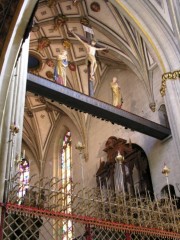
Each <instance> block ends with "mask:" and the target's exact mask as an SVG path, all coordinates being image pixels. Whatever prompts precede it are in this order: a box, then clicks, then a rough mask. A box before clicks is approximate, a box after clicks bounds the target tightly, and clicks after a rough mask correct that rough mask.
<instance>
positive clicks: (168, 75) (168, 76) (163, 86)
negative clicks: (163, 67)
mask: <svg viewBox="0 0 180 240" xmlns="http://www.w3.org/2000/svg"><path fill="white" fill-rule="evenodd" d="M179 77H180V70H178V71H174V72H168V73H164V74H163V75H162V83H161V89H160V93H161V96H162V97H164V96H165V94H166V81H167V80H175V79H178V78H179Z"/></svg>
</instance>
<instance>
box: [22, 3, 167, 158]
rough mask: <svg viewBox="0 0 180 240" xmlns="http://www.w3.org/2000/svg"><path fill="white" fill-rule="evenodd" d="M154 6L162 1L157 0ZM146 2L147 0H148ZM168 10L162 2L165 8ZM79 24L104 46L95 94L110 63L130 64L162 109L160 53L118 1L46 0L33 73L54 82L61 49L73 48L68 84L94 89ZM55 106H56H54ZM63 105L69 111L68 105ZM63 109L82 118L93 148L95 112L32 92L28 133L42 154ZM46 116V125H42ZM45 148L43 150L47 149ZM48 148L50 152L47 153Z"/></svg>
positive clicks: (38, 16)
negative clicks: (157, 89) (157, 82)
mask: <svg viewBox="0 0 180 240" xmlns="http://www.w3.org/2000/svg"><path fill="white" fill-rule="evenodd" d="M150 2H151V7H153V6H154V5H155V4H156V5H158V6H159V8H160V4H161V1H158V2H157V1H155V0H154V1H153V0H151V1H150ZM144 4H145V3H144ZM159 11H162V8H161V10H159ZM70 30H73V31H74V32H75V33H76V34H77V35H78V36H81V38H82V39H83V41H86V42H88V41H90V40H91V39H94V40H95V41H96V46H97V47H106V48H108V50H107V51H98V52H97V53H96V59H97V63H98V68H97V70H96V73H95V81H94V92H95V96H96V93H97V92H98V90H99V89H100V87H101V85H102V84H103V80H104V76H105V74H106V72H107V71H108V70H109V69H123V70H124V69H129V70H131V71H132V72H134V73H135V75H136V76H137V78H138V81H139V82H140V84H141V85H142V86H143V89H144V92H145V95H146V96H147V98H148V101H149V107H150V108H151V110H152V111H155V110H156V103H155V97H154V92H153V82H152V79H153V75H152V72H153V69H154V68H155V67H156V66H157V63H156V58H155V56H154V55H153V52H152V51H151V49H149V47H148V45H147V44H146V42H145V41H144V40H143V38H142V36H141V34H140V33H139V32H138V31H137V29H136V28H135V26H133V25H132V23H130V22H129V21H128V19H127V18H126V17H125V16H124V15H122V13H121V12H120V11H119V10H118V9H117V8H116V7H115V6H114V5H113V4H112V1H108V0H101V1H93V0H40V1H39V4H38V8H37V11H36V13H35V17H34V22H33V26H32V31H31V33H30V50H29V69H28V71H29V72H30V73H33V74H36V75H38V76H40V77H42V78H45V79H48V80H49V81H52V82H54V81H55V80H54V67H55V65H56V62H57V56H58V54H59V53H60V52H61V50H63V49H66V50H67V53H68V67H67V87H68V88H70V89H73V90H75V91H79V92H81V93H83V94H87V95H88V94H89V86H88V69H87V56H86V51H85V48H84V47H83V45H82V44H81V43H80V42H79V41H78V40H77V39H76V38H75V37H74V36H73V35H72V33H71V32H70ZM53 106H54V107H53ZM62 110H63V111H62ZM62 115H67V116H69V117H70V119H71V120H72V121H74V122H75V123H77V128H78V130H79V132H80V133H81V134H82V139H83V141H84V143H85V145H86V149H88V148H87V137H86V131H87V124H88V121H89V118H90V116H88V115H85V114H83V113H81V112H76V111H73V110H70V109H69V108H68V107H66V106H64V105H63V106H62V105H59V104H58V103H56V102H52V101H51V99H49V100H48V99H46V100H45V102H42V99H41V98H40V97H39V96H35V95H33V94H31V93H27V96H26V108H25V122H24V125H25V136H27V139H28V138H29V139H30V140H29V141H30V142H31V143H33V144H35V146H34V154H35V155H36V158H37V154H38V156H39V159H41V158H43V156H40V154H41V153H40V151H39V150H38V149H36V145H37V144H40V146H41V149H42V150H43V149H44V151H45V148H46V144H47V143H48V141H49V139H50V137H49V136H50V133H51V132H52V131H53V129H54V127H55V126H56V122H57V121H58V119H60V118H61V116H62ZM41 121H43V124H44V127H45V126H46V127H45V128H46V131H45V132H43V129H42V126H43V125H40V123H41ZM33 128H35V129H36V130H37V131H36V133H37V136H28V134H27V133H28V132H29V131H28V130H30V129H33ZM42 152H43V151H42ZM43 154H45V152H44V153H43Z"/></svg>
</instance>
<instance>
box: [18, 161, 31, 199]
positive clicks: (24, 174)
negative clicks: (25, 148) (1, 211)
mask: <svg viewBox="0 0 180 240" xmlns="http://www.w3.org/2000/svg"><path fill="white" fill-rule="evenodd" d="M19 172H20V179H19V180H20V187H19V191H18V198H19V203H21V200H22V198H23V196H24V195H25V193H26V192H27V190H28V188H29V162H28V161H27V160H26V159H25V158H23V159H22V161H21V163H20V165H19Z"/></svg>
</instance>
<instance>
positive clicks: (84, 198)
mask: <svg viewBox="0 0 180 240" xmlns="http://www.w3.org/2000/svg"><path fill="white" fill-rule="evenodd" d="M18 177H19V176H18V174H17V175H16V176H15V177H14V178H13V179H12V180H11V181H9V183H8V186H9V190H8V200H7V203H5V204H2V206H1V207H2V209H3V211H2V217H1V219H2V226H3V233H2V235H3V239H5V240H13V239H14V240H15V239H17V240H18V239H20V240H23V239H31V240H36V239H42V240H51V239H52V240H53V239H54V240H76V239H82V240H83V239H86V240H96V239H97V240H116V239H117V240H119V239H125V240H136V239H138V240H139V239H143V240H145V239H147V240H161V239H180V233H179V232H180V224H179V216H180V211H179V209H178V208H177V204H176V203H177V202H176V199H168V198H167V197H164V198H161V199H159V200H157V199H155V200H153V198H152V197H151V196H150V195H149V194H148V193H147V194H146V196H139V197H136V198H135V197H132V196H129V195H124V194H122V193H119V194H118V193H115V192H113V191H110V190H109V189H103V190H102V189H97V188H94V189H88V188H84V189H82V188H81V186H80V184H73V183H72V181H71V180H70V181H69V182H68V183H67V184H73V188H72V189H71V191H70V192H67V191H64V188H65V187H66V186H64V185H63V184H62V181H61V180H60V179H56V178H52V179H47V178H43V179H36V177H34V178H31V181H30V183H29V189H28V191H27V192H26V195H25V196H22V198H21V199H19V198H18V190H19V188H20V185H19V181H18ZM68 196H71V198H70V199H71V202H70V203H69V204H70V205H71V208H69V206H65V205H64V204H63V201H64V199H65V198H66V197H68ZM69 209H71V211H69Z"/></svg>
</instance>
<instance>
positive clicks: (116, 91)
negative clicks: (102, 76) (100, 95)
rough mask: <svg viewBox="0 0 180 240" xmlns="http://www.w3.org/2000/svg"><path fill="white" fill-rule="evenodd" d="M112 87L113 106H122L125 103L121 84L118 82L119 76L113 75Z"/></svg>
mask: <svg viewBox="0 0 180 240" xmlns="http://www.w3.org/2000/svg"><path fill="white" fill-rule="evenodd" d="M111 89H112V98H113V103H112V104H113V106H115V107H117V108H121V107H122V104H123V98H122V95H121V91H120V86H119V84H118V82H117V77H113V79H112V82H111Z"/></svg>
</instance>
